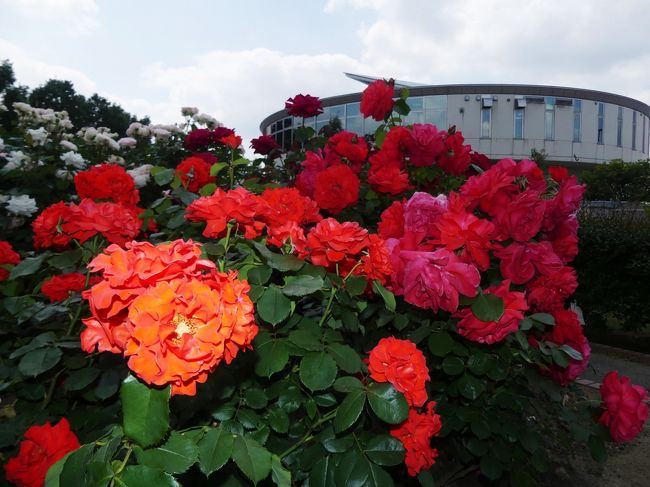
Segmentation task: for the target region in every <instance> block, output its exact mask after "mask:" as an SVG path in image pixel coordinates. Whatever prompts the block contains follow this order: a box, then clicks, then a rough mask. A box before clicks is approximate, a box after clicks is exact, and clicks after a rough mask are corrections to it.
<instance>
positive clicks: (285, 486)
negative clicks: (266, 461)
mask: <svg viewBox="0 0 650 487" xmlns="http://www.w3.org/2000/svg"><path fill="white" fill-rule="evenodd" d="M271 479H272V480H273V482H275V485H277V486H278V487H291V472H290V471H289V470H287V469H286V468H284V465H282V460H280V457H279V456H277V455H272V456H271Z"/></svg>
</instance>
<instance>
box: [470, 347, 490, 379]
mask: <svg viewBox="0 0 650 487" xmlns="http://www.w3.org/2000/svg"><path fill="white" fill-rule="evenodd" d="M467 366H468V367H469V370H471V371H472V373H473V374H476V375H483V374H485V373H486V372H487V371H488V369H489V368H490V356H489V355H488V354H486V353H482V352H475V353H474V354H472V355H470V357H469V359H467Z"/></svg>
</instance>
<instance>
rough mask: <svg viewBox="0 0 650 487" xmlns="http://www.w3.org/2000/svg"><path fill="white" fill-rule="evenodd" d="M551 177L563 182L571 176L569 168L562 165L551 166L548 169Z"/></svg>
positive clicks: (557, 181)
mask: <svg viewBox="0 0 650 487" xmlns="http://www.w3.org/2000/svg"><path fill="white" fill-rule="evenodd" d="M547 171H548V173H549V175H550V176H551V179H553V181H555V182H556V183H561V182H562V181H564V180H565V179H566V178H568V177H569V170H568V169H567V168H566V167H562V166H549V167H548V169H547Z"/></svg>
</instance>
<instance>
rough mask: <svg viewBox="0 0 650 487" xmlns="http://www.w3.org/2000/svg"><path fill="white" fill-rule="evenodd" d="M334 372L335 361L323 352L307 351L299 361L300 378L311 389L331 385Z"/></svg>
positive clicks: (334, 376)
mask: <svg viewBox="0 0 650 487" xmlns="http://www.w3.org/2000/svg"><path fill="white" fill-rule="evenodd" d="M336 373H337V368H336V362H335V361H334V359H333V358H332V357H330V356H329V355H327V354H326V353H325V352H320V353H309V354H307V355H305V356H304V357H303V358H302V360H301V361H300V380H301V381H302V383H303V384H305V385H306V386H307V388H308V389H309V390H311V391H320V390H323V389H326V388H328V387H329V386H331V385H332V383H333V382H334V379H336Z"/></svg>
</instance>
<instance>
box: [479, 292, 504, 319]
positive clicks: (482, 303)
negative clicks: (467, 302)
mask: <svg viewBox="0 0 650 487" xmlns="http://www.w3.org/2000/svg"><path fill="white" fill-rule="evenodd" d="M503 311H504V305H503V299H501V298H500V297H499V296H497V295H495V294H483V293H481V294H479V295H478V296H476V298H475V299H474V301H473V302H472V313H474V316H476V317H477V318H478V319H479V320H481V321H499V320H500V319H501V317H502V316H503Z"/></svg>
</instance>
